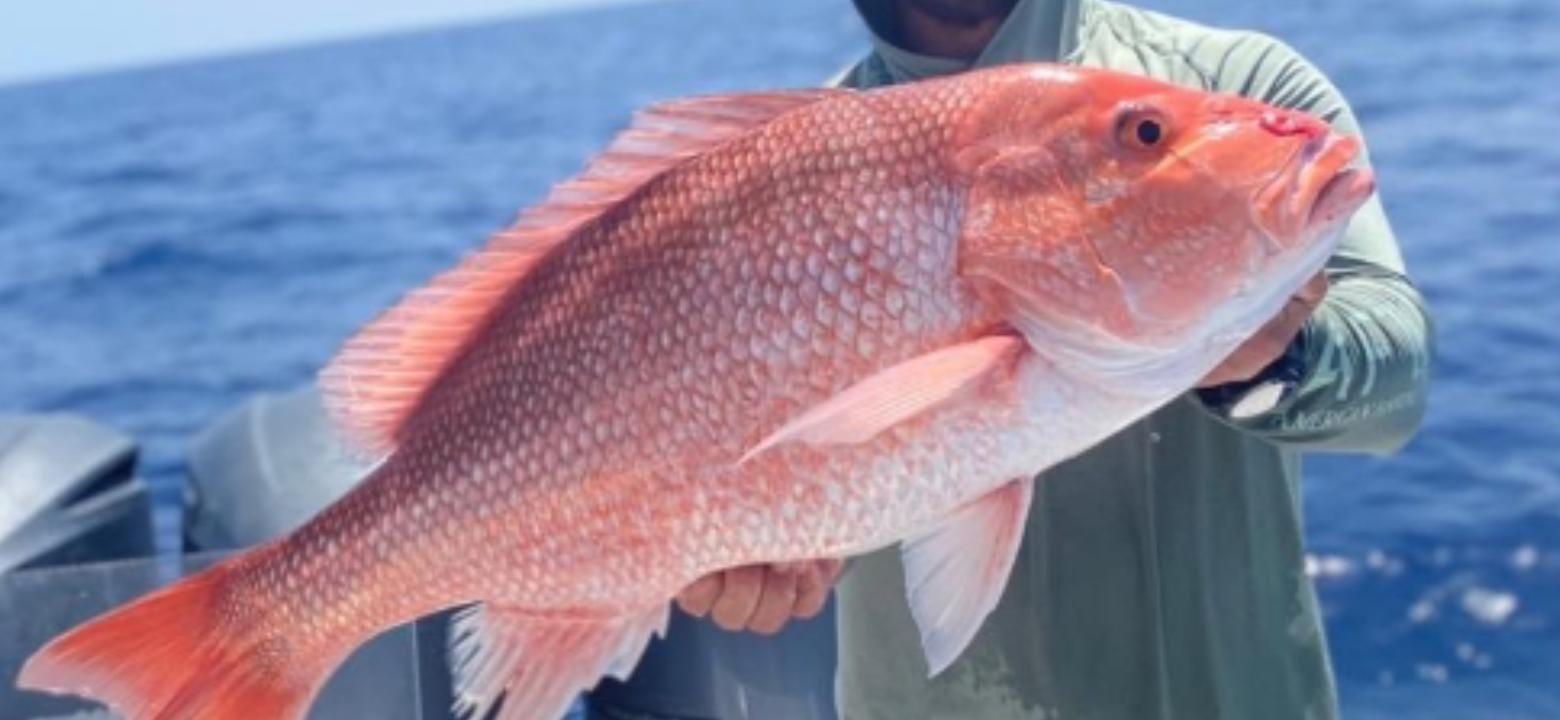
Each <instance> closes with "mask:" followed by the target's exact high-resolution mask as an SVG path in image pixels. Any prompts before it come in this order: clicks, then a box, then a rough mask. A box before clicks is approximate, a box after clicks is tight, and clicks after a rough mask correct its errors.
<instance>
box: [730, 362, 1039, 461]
mask: <svg viewBox="0 0 1560 720" xmlns="http://www.w3.org/2000/svg"><path fill="white" fill-rule="evenodd" d="M1023 347H1024V341H1023V340H1022V339H1020V338H1017V337H1014V336H1011V335H994V336H988V337H983V338H979V339H977V340H972V341H970V342H966V343H961V344H959V345H954V346H952V347H948V348H943V349H942V350H937V351H935V352H931V353H927V354H925V355H921V356H919V357H915V358H911V359H909V360H906V361H904V362H902V363H899V364H898V365H894V366H892V367H889V368H887V369H885V370H882V371H879V372H878V373H877V374H875V375H872V376H871V377H868V378H867V379H865V380H862V381H861V382H858V383H856V384H855V385H852V386H850V387H848V388H846V389H845V390H844V391H842V392H840V393H839V394H838V395H835V396H834V397H832V398H829V399H828V400H826V401H824V402H823V403H822V404H820V405H816V406H814V407H813V408H811V409H809V410H808V411H806V412H804V413H802V414H801V415H799V416H797V417H796V418H793V419H792V420H791V421H790V422H788V423H786V424H785V425H784V426H782V427H781V428H780V429H779V430H776V431H774V432H773V433H770V435H769V436H768V437H766V438H764V439H763V440H761V441H759V443H758V444H757V445H754V446H753V448H752V449H751V450H748V451H747V453H745V454H744V455H743V456H742V459H741V460H738V461H737V464H739V465H740V464H742V463H745V462H747V461H748V460H750V459H752V458H753V457H754V456H756V455H758V454H759V453H762V452H764V451H765V450H768V449H769V448H772V447H775V446H777V445H782V444H784V443H790V442H802V443H807V444H810V445H847V444H854V443H860V442H865V441H867V440H870V439H872V437H873V436H875V435H877V434H878V433H880V432H882V431H883V430H885V429H887V428H890V427H892V426H894V425H896V424H898V423H901V422H904V421H905V420H909V419H910V418H912V417H915V416H916V415H918V414H920V413H922V412H924V411H926V410H927V409H929V408H931V407H933V406H935V405H938V404H939V403H942V402H945V401H947V400H948V399H949V398H952V397H954V396H956V395H957V394H958V393H959V391H961V390H963V389H964V388H966V387H969V386H970V385H971V384H973V383H974V382H975V381H976V380H977V379H979V378H981V377H982V376H984V375H985V374H986V373H988V372H990V371H991V370H992V369H994V368H998V367H1001V366H1003V365H1004V364H1006V362H1007V361H1010V360H1011V359H1012V358H1014V357H1015V356H1016V355H1017V354H1018V352H1019V351H1020V350H1022V348H1023Z"/></svg>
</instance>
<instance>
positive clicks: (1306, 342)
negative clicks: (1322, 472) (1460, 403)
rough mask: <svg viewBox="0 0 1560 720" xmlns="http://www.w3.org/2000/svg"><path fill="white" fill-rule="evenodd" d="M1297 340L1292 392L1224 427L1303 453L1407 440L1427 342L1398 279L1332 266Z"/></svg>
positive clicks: (1411, 295)
mask: <svg viewBox="0 0 1560 720" xmlns="http://www.w3.org/2000/svg"><path fill="white" fill-rule="evenodd" d="M1298 342H1299V343H1300V345H1299V347H1300V348H1302V349H1303V353H1302V357H1301V361H1300V366H1301V368H1302V369H1301V372H1300V376H1299V378H1298V380H1297V382H1296V383H1295V385H1294V387H1293V388H1291V389H1290V390H1289V392H1287V393H1285V395H1284V397H1283V399H1282V400H1280V401H1279V402H1278V404H1277V405H1276V406H1274V407H1273V408H1272V409H1271V410H1268V411H1266V412H1260V413H1257V414H1255V415H1252V416H1250V417H1246V418H1240V419H1231V420H1230V422H1231V423H1232V424H1234V425H1236V426H1237V427H1240V428H1242V429H1244V430H1247V431H1249V432H1253V433H1257V434H1259V435H1262V436H1264V437H1266V438H1268V439H1270V440H1273V441H1275V442H1278V443H1281V444H1284V445H1289V446H1292V447H1297V448H1299V449H1306V450H1334V451H1342V452H1377V453H1386V452H1391V451H1393V450H1396V449H1397V448H1398V447H1400V446H1401V445H1402V444H1403V443H1405V442H1407V440H1408V438H1409V437H1410V436H1412V435H1413V433H1414V431H1415V430H1416V429H1417V428H1418V426H1419V421H1420V418H1421V417H1422V416H1423V413H1424V405H1425V390H1426V386H1427V384H1428V380H1429V366H1430V358H1431V356H1432V350H1433V339H1432V328H1431V326H1430V321H1429V316H1428V314H1427V313H1426V311H1425V307H1424V303H1423V300H1422V299H1421V298H1420V296H1419V293H1418V291H1416V290H1415V289H1414V287H1413V286H1412V285H1411V284H1410V283H1409V282H1408V280H1407V279H1406V278H1404V277H1402V276H1401V275H1398V274H1397V273H1394V272H1392V271H1390V270H1385V269H1382V268H1377V267H1374V266H1371V265H1368V264H1359V265H1353V266H1348V265H1346V266H1345V267H1343V268H1340V269H1339V270H1338V271H1336V272H1335V273H1334V277H1333V286H1332V288H1331V290H1330V291H1329V292H1328V294H1327V299H1326V301H1324V302H1323V303H1322V305H1321V306H1320V307H1319V308H1317V311H1316V313H1315V314H1314V315H1312V316H1311V319H1310V321H1309V322H1308V323H1307V324H1306V327H1305V329H1304V330H1303V336H1302V337H1301V338H1300V339H1299V340H1298Z"/></svg>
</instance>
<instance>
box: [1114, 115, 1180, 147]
mask: <svg viewBox="0 0 1560 720" xmlns="http://www.w3.org/2000/svg"><path fill="white" fill-rule="evenodd" d="M1169 134H1170V129H1169V127H1168V124H1167V122H1166V119H1165V117H1164V115H1162V114H1160V113H1159V112H1158V111H1156V110H1152V109H1149V108H1145V107H1141V106H1129V107H1126V108H1122V110H1121V111H1120V113H1119V115H1118V116H1117V118H1116V142H1117V143H1119V144H1120V145H1121V146H1122V147H1126V148H1130V149H1133V150H1140V151H1141V150H1153V149H1155V148H1157V147H1159V146H1160V145H1162V144H1164V141H1165V138H1166V137H1168V136H1169Z"/></svg>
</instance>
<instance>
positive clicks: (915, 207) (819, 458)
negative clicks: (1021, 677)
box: [22, 65, 1369, 719]
mask: <svg viewBox="0 0 1560 720" xmlns="http://www.w3.org/2000/svg"><path fill="white" fill-rule="evenodd" d="M1274 112H1275V111H1273V110H1271V109H1270V108H1266V107H1265V106H1261V105H1258V104H1256V103H1250V102H1247V101H1236V100H1233V99H1228V98H1221V99H1214V98H1213V96H1210V95H1207V94H1205V93H1200V92H1195V91H1190V90H1184V89H1176V88H1171V87H1170V86H1167V85H1162V84H1159V83H1157V82H1153V81H1149V80H1144V79H1140V78H1130V77H1127V76H1123V75H1118V74H1114V73H1109V72H1105V71H1098V70H1083V69H1077V68H1059V67H1054V66H1043V65H1040V66H1012V67H1008V68H1001V69H995V70H988V71H982V72H976V73H969V74H966V75H962V76H959V77H957V78H952V79H943V80H937V81H929V82H925V83H917V84H913V85H907V86H901V87H897V88H891V89H884V90H879V91H872V92H863V93H857V92H850V91H842V90H814V91H795V92H788V93H787V92H781V93H755V94H747V95H734V96H718V97H711V98H694V99H690V100H684V101H675V102H671V103H666V104H663V105H660V106H656V107H652V108H650V109H648V110H646V111H645V112H644V113H641V114H640V115H639V116H638V117H637V118H636V120H635V122H634V125H633V126H632V127H631V128H630V129H629V130H627V131H626V132H625V133H623V134H622V135H621V136H619V138H618V139H617V140H616V141H615V142H614V143H613V145H612V146H611V147H609V148H608V149H607V150H606V152H605V153H603V155H602V156H601V157H600V158H598V159H597V160H595V161H594V162H593V163H592V164H591V165H590V166H589V167H588V168H587V169H586V170H585V172H584V173H582V174H581V175H580V176H578V177H576V178H575V179H573V180H570V181H568V182H566V183H563V184H561V185H560V186H558V187H557V188H556V189H555V190H554V192H553V194H552V195H551V196H549V198H548V199H547V200H546V201H544V202H543V203H542V204H541V205H539V206H538V207H536V208H533V209H532V210H530V211H527V212H526V213H525V214H523V215H522V216H521V217H520V218H519V219H518V220H517V221H516V223H515V224H514V225H513V226H512V227H511V228H509V229H508V230H506V231H504V232H501V233H499V234H498V235H496V236H495V237H494V238H493V239H492V240H491V241H490V242H489V244H488V245H487V246H486V247H485V248H483V249H482V250H480V251H478V252H477V253H474V254H473V255H471V256H469V257H468V258H467V259H466V260H464V261H463V262H462V263H461V264H460V265H458V266H457V267H456V268H454V269H452V270H450V271H448V272H446V273H444V274H442V275H440V276H439V277H437V278H435V279H434V280H433V281H432V282H431V283H430V284H429V285H428V286H427V287H426V288H424V289H422V290H419V291H417V292H414V293H413V294H411V295H409V296H408V297H407V299H405V300H403V301H402V303H401V304H400V305H397V306H396V307H394V308H392V309H391V310H389V311H387V312H386V313H385V314H384V315H383V316H382V317H381V318H380V319H378V320H376V321H375V322H374V323H372V324H371V325H369V326H368V327H367V328H365V329H364V330H363V331H361V332H360V333H359V334H358V335H357V336H355V337H354V338H353V339H352V340H350V341H349V342H348V343H347V344H346V346H345V347H344V348H343V350H342V353H341V354H340V355H339V356H338V358H337V359H336V360H335V361H333V363H332V364H331V366H330V367H328V368H327V369H326V370H325V371H324V372H323V373H322V374H321V388H322V391H323V393H324V395H325V397H326V400H327V405H328V407H329V408H330V409H331V411H332V414H333V415H334V416H335V418H336V419H337V421H338V423H339V424H340V426H341V427H342V429H343V430H344V431H345V432H346V434H347V435H348V436H349V437H351V438H352V439H353V440H355V441H356V442H357V443H358V444H360V445H361V446H362V447H363V448H364V449H365V450H368V451H379V452H383V453H386V454H387V458H386V459H385V460H384V461H383V462H382V463H381V464H380V465H379V466H378V467H377V468H376V469H375V470H374V471H373V472H372V473H371V475H370V477H369V478H368V479H366V480H365V481H364V482H363V483H362V484H361V485H359V486H358V487H357V488H355V489H354V490H353V491H352V492H350V493H349V494H348V495H347V496H346V497H344V498H342V499H341V500H340V501H338V502H337V503H335V504H333V505H332V506H331V507H329V508H327V509H326V510H325V511H323V512H322V513H321V514H320V515H319V516H317V517H316V518H314V519H313V520H311V521H310V522H309V523H308V524H306V525H305V526H304V527H302V528H300V529H299V530H298V531H297V532H295V533H293V534H292V535H290V536H288V537H286V538H283V539H281V540H279V541H277V542H275V543H272V544H270V545H267V546H265V547H262V548H258V549H255V550H252V551H250V552H248V553H245V554H243V555H241V556H240V557H238V558H235V559H233V560H231V561H229V562H227V563H223V564H221V565H219V566H217V567H215V568H213V569H211V570H208V571H207V572H205V573H203V574H201V575H198V576H196V577H194V578H191V579H189V580H186V581H184V582H182V583H180V584H179V585H176V586H174V587H173V588H170V589H168V590H164V591H161V592H159V593H157V594H154V595H151V596H148V597H147V598H143V599H141V600H138V601H137V602H136V603H133V604H131V605H130V606H127V607H126V608H123V609H121V610H119V611H116V613H114V614H111V615H109V616H107V617H106V618H103V619H99V620H96V621H94V622H93V623H90V624H88V625H86V626H84V627H83V628H78V629H77V630H74V631H72V632H71V633H69V634H67V635H66V636H64V637H62V638H60V639H58V640H56V641H55V642H54V643H52V644H51V645H50V646H49V647H47V648H45V649H44V650H43V651H41V652H40V653H39V654H38V655H37V656H35V657H34V658H33V659H32V660H30V661H29V663H28V665H27V667H26V668H24V671H23V675H22V682H23V684H26V685H29V686H32V687H42V688H48V689H53V690H57V691H77V692H85V693H88V694H92V695H94V696H96V697H102V698H105V699H106V700H108V701H109V702H110V703H111V704H113V705H114V706H115V707H116V709H118V710H120V711H121V712H122V713H123V714H125V715H127V716H129V717H131V718H132V719H139V718H157V717H168V716H178V717H186V716H192V717H213V718H221V719H226V718H236V717H255V716H265V717H284V718H290V717H299V716H300V715H301V713H302V712H303V711H304V710H305V709H306V707H307V704H308V702H309V700H310V699H311V698H312V696H313V694H314V693H315V692H317V690H318V688H319V686H320V684H321V683H322V682H323V680H324V678H325V677H326V676H327V675H328V674H329V672H330V671H331V669H332V668H333V667H335V665H336V664H338V663H339V662H340V661H341V660H342V659H343V658H344V657H345V656H346V654H347V653H348V652H349V651H350V650H351V649H353V648H354V647H356V646H358V645H359V644H361V643H362V642H364V641H365V640H366V639H368V638H369V637H371V636H372V635H374V634H376V633H377V632H379V631H381V630H383V629H385V628H387V627H390V626H393V625H395V624H399V623H402V622H406V621H408V620H411V619H414V618H417V617H420V616H422V615H425V614H428V613H431V612H434V611H437V610H440V609H444V608H450V607H456V606H461V605H468V604H472V603H476V605H474V606H472V607H470V608H468V609H466V610H464V611H462V613H461V614H460V616H459V619H458V620H457V623H456V626H455V628H454V630H453V631H452V634H453V635H454V637H455V642H454V645H453V647H452V659H453V660H454V664H455V670H456V673H457V679H456V689H457V695H458V700H457V705H458V709H459V710H460V711H462V712H464V713H466V714H468V715H469V716H472V717H478V716H481V714H482V713H484V712H485V711H487V710H488V709H489V708H491V707H493V706H494V705H495V704H496V703H499V702H500V697H501V696H504V699H503V700H502V707H501V710H500V717H505V718H549V719H550V718H551V717H555V716H556V715H557V714H558V713H559V712H561V710H562V708H563V707H564V706H566V704H567V703H568V702H569V700H570V698H571V697H572V696H573V694H574V693H575V692H577V691H579V690H581V689H584V688H588V687H589V686H590V685H591V684H593V683H594V682H595V681H596V680H597V679H598V678H599V677H601V676H602V675H604V674H616V675H619V676H621V675H622V674H624V673H626V672H628V671H629V670H630V669H632V667H633V665H634V663H635V662H636V661H637V659H638V657H639V654H640V652H641V651H642V650H643V648H644V646H645V643H646V642H648V639H649V637H650V636H651V635H652V634H653V633H656V632H659V631H661V630H662V629H664V627H665V622H666V615H667V612H668V600H669V599H670V598H671V597H672V596H673V595H674V594H675V593H677V592H678V590H679V589H681V588H683V587H685V586H687V585H688V584H689V583H691V582H693V581H695V580H697V579H698V578H700V577H701V576H703V575H705V574H707V573H709V572H712V571H717V570H721V569H725V568H730V567H735V566H741V565H746V564H750V563H758V562H784V561H796V560H806V559H812V558H820V557H842V556H849V555H853V554H857V553H861V552H866V551H868V550H872V549H875V548H878V547H883V546H886V545H889V544H892V543H895V542H903V543H904V544H905V554H904V557H905V562H906V577H907V592H909V594H910V596H911V598H910V599H911V608H912V613H913V614H914V615H915V618H916V620H917V624H918V626H919V627H920V630H921V633H922V643H923V647H924V648H925V650H926V654H927V658H928V662H929V664H930V666H931V667H932V669H933V670H934V672H935V671H937V670H940V669H941V668H943V667H945V666H946V665H947V664H948V663H949V662H952V660H953V659H954V658H955V657H957V655H958V653H959V652H960V651H961V650H962V648H963V647H964V645H965V644H967V643H968V641H969V639H970V637H972V636H973V634H974V632H975V630H976V629H977V628H978V627H979V625H980V623H981V621H982V619H983V618H984V617H985V615H986V613H988V612H990V610H991V608H992V607H993V606H994V604H995V602H996V599H997V597H999V595H1000V593H1001V590H1002V587H1003V586H1004V584H1005V582H1006V576H1007V573H1008V571H1009V569H1010V567H1011V564H1012V558H1013V555H1014V553H1016V551H1017V547H1018V544H1019V541H1020V539H1021V538H1022V529H1023V522H1024V518H1025V516H1026V514H1027V508H1028V504H1029V500H1030V497H1031V494H1032V493H1031V484H1032V481H1031V480H1029V478H1031V477H1032V476H1033V475H1034V474H1035V473H1036V472H1038V471H1039V470H1041V469H1043V468H1045V467H1047V466H1049V465H1052V464H1055V463H1057V462H1060V461H1062V460H1065V459H1066V458H1068V457H1070V456H1072V455H1074V454H1076V453H1078V452H1081V451H1082V450H1084V449H1086V448H1087V447H1089V446H1091V445H1093V444H1095V443H1097V442H1099V441H1100V440H1101V439H1103V438H1105V437H1107V436H1109V435H1110V434H1111V433H1113V432H1115V431H1117V430H1119V429H1120V428H1122V427H1124V426H1125V425H1127V424H1128V423H1130V422H1132V421H1133V420H1135V419H1137V418H1139V417H1141V416H1143V415H1145V414H1147V413H1148V412H1150V411H1152V410H1153V409H1155V408H1156V407H1158V406H1159V405H1161V404H1163V403H1164V402H1167V401H1168V400H1170V399H1171V398H1173V397H1174V396H1176V395H1178V394H1180V393H1182V392H1184V391H1185V390H1187V389H1188V388H1189V387H1191V385H1192V384H1193V383H1194V382H1195V381H1196V380H1197V379H1198V378H1199V377H1201V376H1202V374H1203V373H1205V372H1206V371H1207V370H1209V369H1211V368H1212V367H1213V366H1214V364H1216V363H1217V361H1218V360H1220V359H1222V357H1224V356H1225V355H1227V354H1228V352H1229V351H1231V350H1232V349H1233V348H1234V346H1235V343H1237V342H1238V341H1239V339H1240V338H1243V337H1245V336H1248V335H1250V334H1251V332H1252V331H1254V330H1255V329H1256V328H1257V327H1258V326H1259V325H1260V324H1261V322H1263V321H1265V320H1266V319H1267V318H1266V317H1264V316H1262V313H1268V314H1269V315H1270V314H1271V310H1272V308H1273V307H1275V304H1276V303H1279V302H1281V301H1282V299H1283V298H1286V297H1288V294H1289V293H1290V292H1292V291H1293V290H1294V288H1295V287H1297V285H1298V282H1300V281H1301V280H1303V278H1304V277H1306V276H1307V275H1308V274H1309V272H1311V271H1314V270H1315V267H1314V266H1319V264H1320V262H1321V261H1322V260H1323V259H1325V256H1326V253H1327V252H1328V251H1330V248H1331V245H1330V243H1332V242H1335V238H1336V233H1337V230H1338V229H1339V227H1341V223H1342V222H1343V220H1345V219H1346V218H1347V215H1348V213H1349V212H1351V211H1352V210H1353V209H1354V208H1356V207H1358V203H1360V202H1363V199H1364V197H1365V196H1366V195H1368V193H1369V177H1368V175H1364V176H1351V175H1349V174H1348V172H1349V171H1346V170H1344V166H1345V165H1346V164H1347V162H1348V160H1349V159H1351V158H1352V156H1353V154H1354V152H1355V149H1356V146H1355V144H1354V143H1353V142H1352V141H1350V140H1346V139H1333V140H1331V141H1328V144H1326V145H1325V147H1323V146H1322V145H1319V144H1318V143H1320V142H1321V140H1319V138H1323V137H1324V136H1326V133H1325V129H1318V128H1324V126H1321V125H1320V122H1319V121H1316V120H1314V119H1310V118H1305V117H1303V116H1298V115H1296V116H1286V117H1284V118H1278V119H1276V120H1275V116H1273V113H1274ZM1144 122H1153V123H1158V124H1161V125H1166V126H1168V127H1159V128H1155V129H1154V131H1153V132H1148V133H1142V132H1133V130H1134V129H1135V124H1138V123H1144ZM1274 128H1280V129H1284V130H1285V131H1284V132H1279V131H1277V130H1274ZM1302 130H1303V132H1302ZM1142 137H1149V138H1160V137H1164V138H1166V140H1165V143H1164V144H1165V147H1147V146H1135V145H1133V142H1134V140H1133V139H1134V138H1142ZM1319 148H1320V149H1319ZM1213 171H1217V172H1213ZM1340 180H1342V181H1343V182H1341V183H1340V182H1339V181H1340ZM1329 188H1334V189H1335V191H1330V190H1329ZM1337 188H1342V189H1337ZM1231 199H1234V200H1231ZM1317 208H1321V210H1324V211H1325V212H1321V211H1318V210H1317ZM1296 213H1303V215H1298V216H1297V215H1296ZM1297 218H1298V219H1297ZM1318 218H1319V219H1318ZM1208 268H1212V271H1208V270H1207V269H1208ZM1253 288H1262V290H1263V291H1256V290H1253ZM173 617H177V618H179V619H180V622H183V623H186V624H187V625H188V626H189V627H191V628H193V631H192V632H191V633H189V634H181V633H174V634H173V635H172V636H166V637H158V638H157V639H156V641H155V642H148V643H147V644H146V645H145V646H144V647H128V646H126V643H128V642H130V640H136V639H139V638H142V637H143V636H144V634H145V633H146V632H148V630H147V629H148V628H153V627H158V626H160V625H166V624H167V620H168V618H173ZM181 632H182V631H181ZM125 657H134V658H138V660H139V662H137V663H133V664H126V663H122V662H118V661H117V660H115V659H116V658H125ZM116 663H117V664H116Z"/></svg>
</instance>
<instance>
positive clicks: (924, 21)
mask: <svg viewBox="0 0 1560 720" xmlns="http://www.w3.org/2000/svg"><path fill="white" fill-rule="evenodd" d="M894 13H895V15H896V16H897V18H896V19H897V20H898V21H899V22H898V25H899V31H900V34H901V37H900V38H899V42H900V43H902V44H903V45H904V48H905V49H906V50H909V51H911V52H916V53H920V54H922V55H931V56H933V57H945V58H953V59H956V60H974V59H976V58H977V57H979V56H980V54H981V52H982V51H984V50H985V49H986V45H987V44H989V43H990V42H991V39H992V38H993V37H995V36H996V34H997V30H999V29H1000V28H1001V27H1002V22H1003V21H1004V20H1006V19H1007V13H1006V12H1000V13H995V12H994V13H993V14H991V15H988V16H986V17H983V18H979V19H971V20H961V21H949V20H945V19H943V18H939V17H937V16H936V15H933V14H931V13H928V12H926V11H924V10H922V9H921V8H919V7H917V6H916V4H915V3H914V2H911V1H910V0H894Z"/></svg>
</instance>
